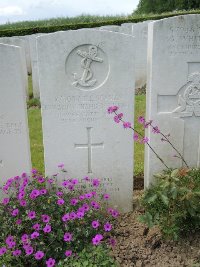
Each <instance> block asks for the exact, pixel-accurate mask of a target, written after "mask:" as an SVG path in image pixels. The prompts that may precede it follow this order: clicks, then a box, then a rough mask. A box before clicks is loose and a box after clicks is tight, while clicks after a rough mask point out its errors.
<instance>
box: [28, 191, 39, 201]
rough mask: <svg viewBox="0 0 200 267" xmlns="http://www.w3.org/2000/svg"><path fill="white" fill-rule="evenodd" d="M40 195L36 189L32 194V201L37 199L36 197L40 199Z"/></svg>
mask: <svg viewBox="0 0 200 267" xmlns="http://www.w3.org/2000/svg"><path fill="white" fill-rule="evenodd" d="M39 195H40V191H39V190H37V189H34V190H33V191H32V192H31V193H30V198H31V199H35V198H36V197H38V196H39Z"/></svg>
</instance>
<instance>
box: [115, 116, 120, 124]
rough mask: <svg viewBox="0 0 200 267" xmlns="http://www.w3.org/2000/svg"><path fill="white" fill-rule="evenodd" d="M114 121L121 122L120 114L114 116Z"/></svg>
mask: <svg viewBox="0 0 200 267" xmlns="http://www.w3.org/2000/svg"><path fill="white" fill-rule="evenodd" d="M114 121H115V122H116V123H119V122H120V119H119V117H118V115H116V116H114Z"/></svg>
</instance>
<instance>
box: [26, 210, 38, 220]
mask: <svg viewBox="0 0 200 267" xmlns="http://www.w3.org/2000/svg"><path fill="white" fill-rule="evenodd" d="M28 217H29V218H30V219H34V218H35V217H36V213H35V211H29V213H28Z"/></svg>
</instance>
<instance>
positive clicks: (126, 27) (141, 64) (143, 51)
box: [121, 21, 150, 89]
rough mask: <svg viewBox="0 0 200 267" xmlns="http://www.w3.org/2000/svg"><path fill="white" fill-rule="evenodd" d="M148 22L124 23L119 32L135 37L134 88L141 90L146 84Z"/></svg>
mask: <svg viewBox="0 0 200 267" xmlns="http://www.w3.org/2000/svg"><path fill="white" fill-rule="evenodd" d="M149 22H150V21H144V22H140V23H124V24H122V25H121V32H123V33H127V34H131V35H133V36H134V37H135V49H136V54H135V87H136V89H138V88H142V87H144V86H145V85H146V82H147V37H148V24H149Z"/></svg>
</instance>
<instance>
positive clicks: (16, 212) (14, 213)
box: [11, 209, 19, 217]
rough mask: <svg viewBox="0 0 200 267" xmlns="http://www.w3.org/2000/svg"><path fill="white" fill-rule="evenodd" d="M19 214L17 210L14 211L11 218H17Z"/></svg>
mask: <svg viewBox="0 0 200 267" xmlns="http://www.w3.org/2000/svg"><path fill="white" fill-rule="evenodd" d="M18 214H19V210H18V209H14V210H13V211H12V213H11V215H12V216H14V217H15V216H17V215H18Z"/></svg>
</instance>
